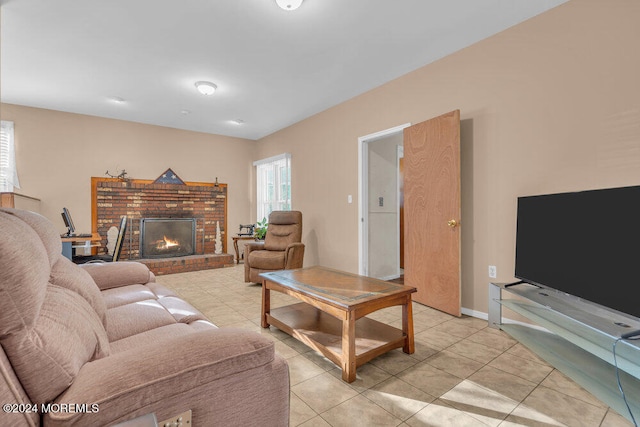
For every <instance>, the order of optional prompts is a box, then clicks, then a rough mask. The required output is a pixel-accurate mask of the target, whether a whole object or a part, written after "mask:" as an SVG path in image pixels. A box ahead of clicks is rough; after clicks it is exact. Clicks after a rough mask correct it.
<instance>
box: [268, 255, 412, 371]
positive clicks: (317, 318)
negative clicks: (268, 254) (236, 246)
mask: <svg viewBox="0 0 640 427" xmlns="http://www.w3.org/2000/svg"><path fill="white" fill-rule="evenodd" d="M260 277H262V279H263V280H262V327H263V328H268V327H269V325H273V326H275V327H277V328H278V329H280V330H282V331H284V332H286V333H288V334H289V335H291V336H293V337H294V338H296V339H298V340H299V341H301V342H303V343H304V344H306V345H308V346H309V347H311V348H312V349H314V350H316V351H319V352H320V353H322V354H323V355H324V356H325V357H327V358H328V359H329V360H331V361H332V362H334V363H335V364H336V365H338V366H340V367H341V368H342V379H343V380H345V381H347V382H353V381H354V380H355V379H356V368H357V367H358V366H361V365H363V364H365V363H367V362H368V361H370V360H371V359H373V358H374V357H377V356H379V355H381V354H383V353H386V352H387V351H389V350H392V349H394V348H399V347H402V350H403V351H404V352H405V353H408V354H412V353H413V352H414V351H415V346H414V342H413V312H412V307H411V294H412V293H413V292H415V291H416V289H415V288H414V287H411V286H403V285H397V284H394V283H389V282H385V281H383V280H378V279H372V278H370V277H365V276H359V275H357V274H351V273H346V272H343V271H338V270H333V269H330V268H326V267H319V266H315V267H308V268H301V269H297V270H282V271H275V272H270V273H261V274H260ZM272 290H273V291H278V292H282V293H284V294H287V295H290V296H292V297H294V298H297V299H299V300H300V301H302V302H300V303H297V304H293V305H289V306H285V307H279V308H274V309H271V295H270V292H271V291H272ZM395 305H401V306H402V330H400V329H397V328H394V327H392V326H389V325H387V324H385V323H381V322H378V321H376V320H373V319H370V318H368V317H365V316H366V315H367V314H369V313H373V312H374V311H377V310H380V309H382V308H385V307H391V306H395ZM356 321H357V322H356Z"/></svg>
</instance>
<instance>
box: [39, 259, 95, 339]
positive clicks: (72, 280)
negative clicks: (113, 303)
mask: <svg viewBox="0 0 640 427" xmlns="http://www.w3.org/2000/svg"><path fill="white" fill-rule="evenodd" d="M49 280H50V282H51V284H53V285H56V286H61V287H63V288H67V289H69V290H71V291H74V292H75V293H77V294H78V295H80V296H82V297H83V298H84V299H86V300H87V302H88V303H89V305H91V307H92V308H93V309H94V310H95V311H96V313H97V314H98V317H99V318H100V320H101V321H102V324H103V326H104V327H105V328H106V326H107V306H106V304H105V301H104V298H103V297H102V294H101V292H100V289H98V287H97V286H96V283H95V282H94V281H93V279H92V278H91V276H89V274H88V273H87V272H86V271H84V270H82V269H81V268H78V267H77V266H76V265H75V264H74V263H73V262H71V260H69V259H67V258H65V257H61V258H60V259H59V260H58V262H56V263H55V264H54V265H53V267H52V268H51V277H50V279H49Z"/></svg>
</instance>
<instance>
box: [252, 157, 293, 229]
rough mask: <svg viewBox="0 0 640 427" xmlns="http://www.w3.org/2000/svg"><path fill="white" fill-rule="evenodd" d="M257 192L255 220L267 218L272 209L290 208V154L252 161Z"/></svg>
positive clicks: (288, 209) (283, 209)
mask: <svg viewBox="0 0 640 427" xmlns="http://www.w3.org/2000/svg"><path fill="white" fill-rule="evenodd" d="M253 165H254V166H255V167H256V177H257V183H256V189H257V194H258V216H257V220H258V221H261V220H262V219H263V218H267V219H268V218H269V214H270V213H271V212H272V211H290V210H291V154H289V153H284V154H280V155H278V156H274V157H269V158H268V159H262V160H258V161H256V162H253Z"/></svg>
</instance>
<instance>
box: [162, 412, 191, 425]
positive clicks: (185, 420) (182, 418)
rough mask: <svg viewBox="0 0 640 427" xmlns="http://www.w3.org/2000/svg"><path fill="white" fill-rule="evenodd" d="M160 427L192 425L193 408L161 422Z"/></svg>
mask: <svg viewBox="0 0 640 427" xmlns="http://www.w3.org/2000/svg"><path fill="white" fill-rule="evenodd" d="M158 427H192V424H191V409H189V410H188V411H185V412H183V413H181V414H178V415H176V416H174V417H172V418H169V419H167V420H164V421H161V422H159V423H158Z"/></svg>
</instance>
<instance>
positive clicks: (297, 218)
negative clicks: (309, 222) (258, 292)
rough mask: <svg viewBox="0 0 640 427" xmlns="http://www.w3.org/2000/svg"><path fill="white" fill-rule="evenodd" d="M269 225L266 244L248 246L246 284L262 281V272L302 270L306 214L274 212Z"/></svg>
mask: <svg viewBox="0 0 640 427" xmlns="http://www.w3.org/2000/svg"><path fill="white" fill-rule="evenodd" d="M268 224H269V226H268V227H267V234H266V236H265V239H264V242H252V243H249V244H246V245H245V246H244V281H245V282H253V283H260V282H262V279H261V278H260V276H259V274H260V273H265V272H268V271H277V270H289V269H292V268H301V267H302V261H303V258H304V243H302V212H300V211H273V212H271V214H269V220H268Z"/></svg>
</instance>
